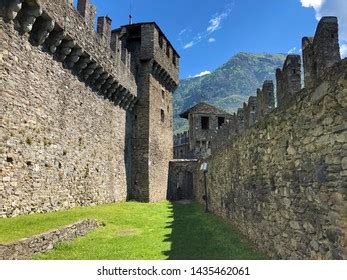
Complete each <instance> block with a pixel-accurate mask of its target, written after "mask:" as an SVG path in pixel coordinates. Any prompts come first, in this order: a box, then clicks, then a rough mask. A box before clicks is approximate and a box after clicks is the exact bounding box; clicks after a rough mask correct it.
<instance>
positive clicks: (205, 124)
mask: <svg viewBox="0 0 347 280" xmlns="http://www.w3.org/2000/svg"><path fill="white" fill-rule="evenodd" d="M201 129H203V130H208V129H210V118H209V117H201Z"/></svg>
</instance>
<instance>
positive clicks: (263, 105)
mask: <svg viewBox="0 0 347 280" xmlns="http://www.w3.org/2000/svg"><path fill="white" fill-rule="evenodd" d="M274 108H275V90H274V83H273V81H269V80H267V81H265V82H264V83H263V87H262V89H257V120H261V119H263V118H264V117H265V116H266V115H267V114H268V113H270V112H271V111H272V110H273V109H274Z"/></svg>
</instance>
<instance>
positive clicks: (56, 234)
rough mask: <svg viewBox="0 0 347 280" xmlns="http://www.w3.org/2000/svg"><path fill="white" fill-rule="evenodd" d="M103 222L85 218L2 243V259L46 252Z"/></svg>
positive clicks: (25, 258)
mask: <svg viewBox="0 0 347 280" xmlns="http://www.w3.org/2000/svg"><path fill="white" fill-rule="evenodd" d="M102 225H103V224H102V223H100V222H98V221H96V220H83V221H80V222H77V223H74V224H72V225H68V226H65V227H64V228H61V229H56V230H51V231H49V232H46V233H42V234H40V235H37V236H33V237H29V238H24V239H21V240H18V241H16V242H13V243H11V244H0V260H27V259H31V258H32V256H33V255H35V254H42V253H46V252H48V251H50V250H52V249H53V248H54V246H55V245H57V244H59V243H61V242H67V241H71V240H74V239H76V238H77V237H81V236H84V235H86V234H88V233H89V232H91V231H92V230H94V229H96V228H98V227H100V226H102Z"/></svg>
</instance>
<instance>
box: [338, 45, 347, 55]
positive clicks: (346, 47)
mask: <svg viewBox="0 0 347 280" xmlns="http://www.w3.org/2000/svg"><path fill="white" fill-rule="evenodd" d="M340 52H341V57H342V58H345V57H347V44H341V50H340Z"/></svg>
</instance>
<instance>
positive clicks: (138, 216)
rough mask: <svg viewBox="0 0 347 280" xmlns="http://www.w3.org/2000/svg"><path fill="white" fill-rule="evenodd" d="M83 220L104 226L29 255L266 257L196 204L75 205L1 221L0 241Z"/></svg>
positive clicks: (67, 257)
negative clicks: (63, 209)
mask: <svg viewBox="0 0 347 280" xmlns="http://www.w3.org/2000/svg"><path fill="white" fill-rule="evenodd" d="M83 219H97V220H98V221H102V222H103V223H104V226H102V227H100V228H98V229H96V230H94V231H92V232H90V233H89V234H87V235H86V236H83V237H80V238H77V239H75V240H74V241H71V242H65V243H62V244H60V245H58V246H57V247H56V248H54V250H51V251H49V252H48V253H46V254H39V255H35V256H34V259H47V260H52V259H53V260H54V259H58V260H62V259H63V260H98V259H107V260H115V259H116V260H165V259H169V260H180V259H192V260H194V259H215V260H218V259H267V257H266V255H265V254H262V253H261V252H259V251H257V250H256V249H254V248H253V245H252V244H251V243H250V242H249V241H248V240H247V239H245V238H244V237H243V236H242V235H240V234H239V232H238V231H237V230H235V228H234V227H232V226H231V225H230V224H228V223H227V222H226V221H223V220H221V219H220V218H218V217H215V216H213V215H212V214H205V213H204V211H203V209H202V207H201V206H200V205H198V204H196V203H189V204H181V203H169V202H162V203H155V204H144V203H137V202H128V203H118V204H109V205H102V206H95V207H85V208H76V209H71V210H68V211H61V212H55V213H46V214H34V215H29V216H19V217H16V218H13V219H2V220H0V243H6V244H9V243H12V242H15V241H18V240H20V239H23V238H27V237H30V236H33V235H40V234H42V233H44V232H49V231H51V230H53V229H58V228H63V227H65V226H66V225H69V224H72V223H75V222H77V221H79V220H83Z"/></svg>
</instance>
